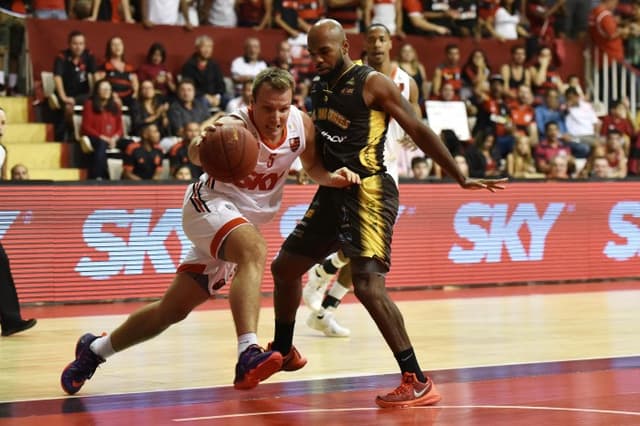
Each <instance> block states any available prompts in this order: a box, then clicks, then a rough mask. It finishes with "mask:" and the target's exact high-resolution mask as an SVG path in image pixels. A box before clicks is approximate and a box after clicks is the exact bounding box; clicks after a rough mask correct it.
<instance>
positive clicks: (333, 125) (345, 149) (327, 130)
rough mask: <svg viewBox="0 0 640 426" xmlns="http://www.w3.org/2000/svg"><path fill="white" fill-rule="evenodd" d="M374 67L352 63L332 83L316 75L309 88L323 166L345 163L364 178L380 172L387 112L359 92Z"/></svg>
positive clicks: (333, 166)
mask: <svg viewBox="0 0 640 426" xmlns="http://www.w3.org/2000/svg"><path fill="white" fill-rule="evenodd" d="M371 72H374V69H373V68H371V67H368V66H366V65H357V64H354V65H352V66H351V67H350V68H349V69H347V70H346V71H345V72H344V73H343V74H342V75H341V76H340V77H339V78H338V81H337V82H336V83H335V84H334V85H333V86H329V85H328V84H327V82H326V81H324V80H322V79H320V78H319V77H316V78H315V79H314V80H313V85H312V88H311V99H312V102H313V113H312V117H313V121H314V124H315V128H316V144H317V145H318V146H319V147H320V152H321V153H322V160H323V164H324V166H325V168H326V169H327V170H330V171H334V170H337V169H339V168H340V167H348V168H350V169H351V170H353V171H354V172H356V173H358V174H359V175H360V177H362V178H364V177H367V176H372V175H375V174H379V173H384V172H385V171H386V168H385V166H384V158H383V152H384V143H385V134H386V133H387V125H388V124H389V115H388V114H387V113H385V112H384V111H376V110H373V109H370V108H369V107H367V105H365V103H364V99H363V97H362V93H363V91H364V85H365V81H366V79H367V76H368V75H369V74H370V73H371Z"/></svg>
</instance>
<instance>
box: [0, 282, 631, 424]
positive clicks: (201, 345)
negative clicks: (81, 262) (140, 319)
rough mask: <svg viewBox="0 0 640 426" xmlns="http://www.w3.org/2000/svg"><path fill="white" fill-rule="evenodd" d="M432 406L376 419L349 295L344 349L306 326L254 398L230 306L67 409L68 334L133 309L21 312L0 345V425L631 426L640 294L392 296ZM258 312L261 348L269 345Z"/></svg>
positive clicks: (142, 351)
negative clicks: (28, 325) (26, 327)
mask: <svg viewBox="0 0 640 426" xmlns="http://www.w3.org/2000/svg"><path fill="white" fill-rule="evenodd" d="M392 296H393V298H394V299H395V300H397V302H398V305H399V307H400V309H401V311H402V312H403V314H404V318H405V322H406V324H407V328H408V330H409V334H410V336H411V337H412V339H413V343H414V347H415V349H416V353H417V354H418V357H419V360H420V362H421V366H422V368H423V369H425V370H426V371H428V372H429V374H430V375H431V376H432V377H433V378H434V381H435V383H436V384H437V386H438V389H439V390H440V393H441V394H442V396H443V399H442V401H441V402H440V403H439V404H438V405H437V406H434V407H421V408H412V409H395V410H381V409H378V408H377V406H376V405H375V403H374V398H375V396H376V395H377V394H379V393H383V392H388V391H390V390H392V389H393V388H394V387H396V386H397V385H398V383H399V374H398V372H397V366H396V363H395V360H394V359H393V356H392V355H391V353H390V352H389V351H388V349H387V347H386V345H385V343H384V341H383V340H382V338H381V337H380V335H379V333H378V331H377V329H376V328H375V327H374V326H373V323H372V321H371V320H370V318H369V317H368V315H367V313H366V311H365V310H364V309H363V308H362V307H361V306H360V305H359V304H358V303H356V302H355V300H354V299H353V298H352V297H351V296H348V297H347V299H346V302H345V303H343V305H342V306H341V307H340V308H339V310H338V311H337V317H338V319H339V320H340V322H341V324H343V325H345V326H347V327H349V328H350V329H351V332H352V335H351V337H349V338H327V337H324V336H321V335H320V334H318V333H317V332H315V331H314V330H310V329H309V328H307V327H306V325H305V320H306V317H307V315H308V313H309V312H308V311H307V310H306V308H301V309H300V311H299V316H298V319H297V327H296V337H295V344H296V346H297V347H298V348H299V349H300V351H301V352H302V353H303V354H304V355H305V356H306V357H307V358H308V359H309V364H308V365H307V366H306V367H305V368H304V369H302V370H300V371H298V372H293V373H278V374H276V375H274V376H273V377H272V378H270V379H269V380H268V381H266V382H264V383H262V384H260V385H259V386H258V387H257V388H256V389H254V390H251V391H236V390H234V389H233V387H232V386H231V382H232V380H233V371H234V370H233V369H234V364H235V361H236V343H235V336H234V333H233V326H232V323H231V316H230V312H229V310H228V307H227V301H226V300H212V301H211V302H210V303H208V304H206V305H205V306H204V307H203V308H202V309H199V310H197V311H196V312H194V313H192V314H191V315H190V316H189V317H188V318H187V319H186V320H185V321H183V322H182V323H180V324H178V325H176V326H174V327H172V328H171V329H169V330H168V331H167V332H165V333H164V334H163V335H161V336H159V337H157V338H156V339H153V340H151V341H149V342H146V343H144V344H142V345H138V346H136V347H134V348H131V349H129V350H127V351H124V352H122V353H119V354H116V355H115V356H114V357H112V358H109V360H108V361H107V362H106V363H105V364H103V365H102V366H101V367H100V368H99V369H98V371H97V372H96V374H95V376H94V377H93V378H92V379H91V380H90V381H88V382H87V383H86V384H85V386H84V387H83V389H82V390H81V391H80V393H79V394H78V395H76V396H75V397H67V396H66V395H65V394H64V393H63V392H62V390H61V388H60V385H59V376H60V372H61V370H62V368H63V367H64V366H65V365H66V364H67V363H68V362H69V361H71V360H72V358H73V351H74V345H75V342H76V340H77V338H78V337H79V336H80V335H81V334H82V333H84V332H87V331H91V332H93V333H100V332H102V331H107V332H108V331H110V330H111V329H113V328H114V327H115V326H117V325H118V324H119V323H120V322H121V321H122V320H123V319H124V318H126V314H127V313H128V312H130V311H131V310H133V309H135V308H136V307H138V306H140V304H131V303H128V304H98V305H80V306H54V307H31V308H26V309H25V310H24V316H26V317H28V316H35V317H37V318H38V319H39V322H38V325H37V326H36V328H34V329H32V330H30V331H28V332H25V333H23V334H21V335H15V336H12V337H8V338H0V425H38V426H45V425H46V426H54V425H164V424H167V425H180V424H189V425H191V424H193V425H201V424H202V425H204V424H207V425H209V424H214V425H246V424H251V425H255V424H257V425H291V424H297V423H304V424H307V425H315V424H318V425H347V424H349V425H353V424H354V423H355V422H360V423H362V424H375V425H413V424H416V425H417V424H420V425H640V283H637V282H627V283H597V284H580V285H578V284H573V285H545V286H528V287H527V286H524V287H507V288H493V289H468V290H458V291H447V290H438V291H416V292H394V293H392ZM272 324H273V310H272V308H271V306H270V301H269V298H265V300H264V308H263V311H262V314H261V318H260V329H259V337H260V340H261V342H263V344H265V345H266V343H267V341H268V340H270V338H271V336H272Z"/></svg>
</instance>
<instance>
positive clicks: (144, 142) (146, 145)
mask: <svg viewBox="0 0 640 426" xmlns="http://www.w3.org/2000/svg"><path fill="white" fill-rule="evenodd" d="M140 137H141V140H140V143H132V144H130V145H129V146H128V147H127V150H126V152H125V155H124V161H123V171H122V178H123V179H129V180H149V179H153V180H159V179H161V178H162V157H163V154H162V151H161V150H160V148H159V147H158V144H159V143H160V131H159V130H158V127H157V126H156V125H155V124H148V125H147V126H145V127H144V128H143V129H142V134H141V135H140Z"/></svg>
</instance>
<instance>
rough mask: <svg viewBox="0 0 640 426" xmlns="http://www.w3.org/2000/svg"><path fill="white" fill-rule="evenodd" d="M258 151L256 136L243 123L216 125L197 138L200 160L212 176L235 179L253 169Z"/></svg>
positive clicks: (243, 176) (222, 179)
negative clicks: (241, 124)
mask: <svg viewBox="0 0 640 426" xmlns="http://www.w3.org/2000/svg"><path fill="white" fill-rule="evenodd" d="M259 151H260V144H259V142H258V140H257V139H256V138H255V137H254V136H253V135H252V134H251V132H250V131H249V130H247V129H246V128H245V127H241V126H215V128H213V129H212V130H210V131H207V133H206V135H205V137H203V138H202V142H200V163H202V169H203V170H204V171H205V172H207V174H209V176H211V177H212V178H214V179H215V180H219V181H222V182H234V181H237V180H241V179H244V178H245V177H247V175H249V173H251V172H252V171H253V170H254V169H255V167H256V163H257V162H258V152H259Z"/></svg>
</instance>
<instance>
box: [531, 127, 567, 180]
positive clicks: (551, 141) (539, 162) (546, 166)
mask: <svg viewBox="0 0 640 426" xmlns="http://www.w3.org/2000/svg"><path fill="white" fill-rule="evenodd" d="M545 135H546V138H545V139H544V140H542V141H540V143H539V144H538V145H537V146H536V148H535V159H536V169H538V171H539V172H540V173H545V174H547V173H549V172H550V170H551V160H553V158H554V157H555V156H557V155H564V156H567V157H569V156H570V155H571V147H570V146H569V145H567V144H565V143H564V142H563V141H562V140H561V139H560V127H558V124H557V123H556V122H554V121H550V122H548V123H547V125H546V127H545Z"/></svg>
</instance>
